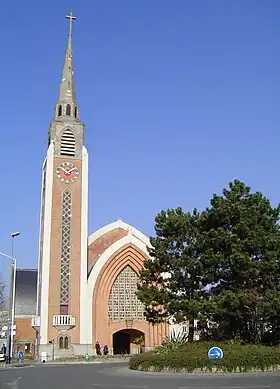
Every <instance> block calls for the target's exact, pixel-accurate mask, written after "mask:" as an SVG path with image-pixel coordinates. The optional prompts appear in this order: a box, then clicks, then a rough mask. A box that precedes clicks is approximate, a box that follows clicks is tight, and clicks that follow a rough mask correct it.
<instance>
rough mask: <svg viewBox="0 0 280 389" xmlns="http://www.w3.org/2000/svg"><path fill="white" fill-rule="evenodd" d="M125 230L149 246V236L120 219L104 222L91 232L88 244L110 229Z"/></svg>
mask: <svg viewBox="0 0 280 389" xmlns="http://www.w3.org/2000/svg"><path fill="white" fill-rule="evenodd" d="M118 228H119V229H122V230H126V231H127V232H128V233H129V234H131V235H134V236H135V237H136V238H137V239H139V240H140V241H142V242H143V243H145V244H146V245H147V246H150V240H149V238H148V237H147V236H146V235H144V234H143V233H142V232H141V231H139V230H137V228H135V227H132V226H131V225H130V224H128V223H125V222H124V221H122V220H121V219H118V220H116V221H115V222H112V223H109V224H106V225H105V226H103V227H101V228H99V229H98V230H97V231H95V232H94V233H93V234H91V235H90V236H89V238H88V245H91V244H92V243H93V242H94V241H95V240H97V239H98V238H100V237H102V235H105V234H107V233H108V232H110V231H113V230H115V229H118Z"/></svg>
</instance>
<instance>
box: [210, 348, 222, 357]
mask: <svg viewBox="0 0 280 389" xmlns="http://www.w3.org/2000/svg"><path fill="white" fill-rule="evenodd" d="M223 356H224V353H223V350H222V349H220V347H212V348H210V350H209V351H208V358H209V359H222V358H223Z"/></svg>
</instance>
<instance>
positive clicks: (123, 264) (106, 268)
mask: <svg viewBox="0 0 280 389" xmlns="http://www.w3.org/2000/svg"><path fill="white" fill-rule="evenodd" d="M146 247H147V246H146V245H145V244H144V243H143V242H142V241H140V240H139V239H137V238H136V237H134V236H126V237H123V238H121V239H120V240H119V241H117V242H115V243H114V244H112V246H110V247H108V249H107V250H105V252H104V253H103V254H102V255H101V256H100V257H99V258H98V260H97V261H96V263H95V265H94V267H93V269H92V270H91V273H90V276H89V287H90V285H91V283H92V282H93V288H92V311H91V314H90V318H91V323H92V327H91V334H92V344H93V348H94V345H95V343H96V342H97V341H98V342H99V343H100V345H101V347H104V345H107V346H108V348H109V352H110V353H113V352H114V348H115V349H116V348H118V349H120V346H118V345H117V344H116V343H118V339H119V343H120V337H121V336H122V337H123V338H122V343H123V344H126V346H125V347H123V348H124V349H125V350H126V351H127V350H128V345H127V344H128V336H127V335H123V333H124V332H126V333H129V334H130V352H132V348H138V349H139V346H138V345H134V346H133V345H132V343H131V331H132V330H138V331H140V332H141V333H143V334H144V339H145V347H146V349H150V348H153V347H154V346H155V345H158V344H161V343H162V341H163V340H164V339H165V338H166V336H167V333H168V325H166V324H160V325H154V326H153V325H151V324H149V323H148V322H147V321H146V320H145V318H144V316H143V314H142V313H141V310H140V309H138V307H137V306H136V305H135V304H134V308H133V309H127V305H126V306H125V307H124V306H123V303H122V306H120V304H119V302H118V299H119V291H120V289H119V287H120V285H119V284H118V283H115V282H116V280H117V278H118V276H120V275H121V274H122V276H121V278H123V275H124V274H125V273H127V276H128V273H131V272H132V273H133V274H135V273H136V275H138V274H139V271H140V270H141V269H142V267H143V264H144V262H145V260H146V259H147V258H148V255H147V249H146ZM95 269H98V273H96V271H95ZM125 269H126V271H124V270H125ZM130 275H131V274H130ZM95 277H96V278H95ZM129 277H130V276H129ZM124 278H125V277H124ZM114 284H115V286H116V285H118V287H117V288H115V289H116V293H115V296H114V292H113V293H111V291H112V290H113V291H114V288H113V286H114ZM129 285H130V286H129V288H130V287H131V284H130V283H129ZM110 295H111V296H110ZM124 295H126V293H124ZM129 299H130V302H131V301H132V299H131V296H129ZM110 300H111V303H110ZM113 300H114V304H112V301H113ZM122 300H124V299H123V297H122ZM110 305H111V306H110ZM135 306H136V308H135ZM116 310H117V311H118V312H116ZM113 311H114V313H113ZM138 311H139V312H138ZM122 312H123V313H124V314H123V313H122ZM140 316H141V317H140ZM128 322H129V323H128ZM120 331H121V334H122V335H120V334H119V335H115V336H114V334H116V333H118V332H120ZM125 336H126V338H125ZM125 339H126V340H125ZM142 348H143V346H142ZM125 350H121V349H120V351H121V352H123V353H124V352H125ZM120 351H119V352H120ZM115 352H116V350H115Z"/></svg>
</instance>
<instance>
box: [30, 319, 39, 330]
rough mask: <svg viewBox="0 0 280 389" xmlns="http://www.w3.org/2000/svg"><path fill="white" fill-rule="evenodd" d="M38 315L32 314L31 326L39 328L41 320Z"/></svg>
mask: <svg viewBox="0 0 280 389" xmlns="http://www.w3.org/2000/svg"><path fill="white" fill-rule="evenodd" d="M40 319H41V318H40V316H33V317H32V319H31V327H33V328H35V329H37V328H40V324H41V320H40Z"/></svg>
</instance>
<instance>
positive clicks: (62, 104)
mask: <svg viewBox="0 0 280 389" xmlns="http://www.w3.org/2000/svg"><path fill="white" fill-rule="evenodd" d="M66 18H67V19H69V31H68V41H67V46H66V52H65V58H64V65H63V71H62V79H61V83H60V89H59V99H58V102H57V105H56V115H55V116H56V117H60V116H65V115H66V116H72V117H73V116H74V117H75V118H78V107H77V105H76V93H75V83H74V66H73V55H72V28H73V20H76V17H75V16H73V14H72V11H70V13H69V15H66Z"/></svg>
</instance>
